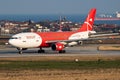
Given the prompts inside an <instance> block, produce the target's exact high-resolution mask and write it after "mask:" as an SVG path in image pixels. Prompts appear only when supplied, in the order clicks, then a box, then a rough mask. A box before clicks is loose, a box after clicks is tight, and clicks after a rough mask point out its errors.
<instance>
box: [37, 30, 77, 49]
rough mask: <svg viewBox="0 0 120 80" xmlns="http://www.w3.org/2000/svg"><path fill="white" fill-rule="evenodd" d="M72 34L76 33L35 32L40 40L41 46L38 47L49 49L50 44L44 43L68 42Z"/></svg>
mask: <svg viewBox="0 0 120 80" xmlns="http://www.w3.org/2000/svg"><path fill="white" fill-rule="evenodd" d="M74 33H76V32H70V31H69V32H37V34H38V35H39V36H40V37H41V38H42V44H41V45H40V47H50V44H47V43H45V42H46V41H54V40H68V39H69V37H70V36H71V35H72V34H74Z"/></svg>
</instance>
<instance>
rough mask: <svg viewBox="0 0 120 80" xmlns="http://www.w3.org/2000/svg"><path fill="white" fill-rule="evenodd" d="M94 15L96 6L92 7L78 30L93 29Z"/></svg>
mask: <svg viewBox="0 0 120 80" xmlns="http://www.w3.org/2000/svg"><path fill="white" fill-rule="evenodd" d="M95 15H96V8H92V9H91V10H90V12H89V14H88V16H87V18H86V20H85V22H84V23H83V25H82V27H81V28H80V29H79V30H78V31H91V30H92V29H93V24H94V18H95Z"/></svg>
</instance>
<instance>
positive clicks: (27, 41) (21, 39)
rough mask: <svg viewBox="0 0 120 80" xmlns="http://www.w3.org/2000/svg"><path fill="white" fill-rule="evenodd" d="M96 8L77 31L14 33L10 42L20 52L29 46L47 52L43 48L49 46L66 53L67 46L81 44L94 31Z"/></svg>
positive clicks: (39, 51)
mask: <svg viewBox="0 0 120 80" xmlns="http://www.w3.org/2000/svg"><path fill="white" fill-rule="evenodd" d="M95 15H96V8H92V9H91V10H90V12H89V14H88V15H87V18H86V20H85V22H84V23H83V25H82V26H81V27H80V28H79V29H78V30H77V31H66V32H26V33H19V34H16V35H13V36H12V37H11V38H10V39H9V41H8V42H9V44H11V45H12V46H14V47H16V48H17V49H18V51H19V54H22V53H23V50H26V49H28V48H39V50H38V53H45V50H43V49H42V48H49V47H51V49H52V50H53V51H58V52H59V53H65V52H66V51H65V47H67V46H73V45H78V44H80V41H83V40H87V39H89V33H90V32H92V29H93V24H94V18H95Z"/></svg>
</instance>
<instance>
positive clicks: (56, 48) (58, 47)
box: [51, 43, 64, 51]
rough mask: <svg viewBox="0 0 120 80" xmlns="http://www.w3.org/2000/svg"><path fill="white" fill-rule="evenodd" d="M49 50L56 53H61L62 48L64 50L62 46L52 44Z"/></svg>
mask: <svg viewBox="0 0 120 80" xmlns="http://www.w3.org/2000/svg"><path fill="white" fill-rule="evenodd" d="M51 48H52V50H53V51H55V50H56V51H62V50H63V48H64V44H61V43H54V44H52V46H51Z"/></svg>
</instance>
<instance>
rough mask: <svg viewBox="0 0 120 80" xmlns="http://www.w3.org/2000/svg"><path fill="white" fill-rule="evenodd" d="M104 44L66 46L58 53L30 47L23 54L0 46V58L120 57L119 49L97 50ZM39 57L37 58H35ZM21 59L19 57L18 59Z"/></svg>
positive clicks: (62, 58)
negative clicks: (40, 50) (41, 51)
mask: <svg viewBox="0 0 120 80" xmlns="http://www.w3.org/2000/svg"><path fill="white" fill-rule="evenodd" d="M103 45H106V44H89V45H87V44H85V45H82V46H75V47H67V48H65V50H66V53H62V54H60V53H58V52H57V51H52V50H51V48H44V50H45V53H37V51H38V50H39V49H38V48H31V49H28V50H25V51H23V54H18V50H17V49H16V48H13V47H9V46H1V47H0V59H1V58H22V59H23V60H24V59H26V58H29V59H30V60H31V59H32V60H33V58H35V59H34V60H40V59H41V60H44V59H48V57H49V59H48V60H57V59H58V58H59V59H60V60H67V59H68V60H70V59H71V60H76V59H78V60H97V59H99V58H100V59H105V60H110V59H120V51H119V50H115V51H113V50H109V51H105V50H104V51H101V50H98V47H99V46H103ZM107 45H113V46H115V45H118V44H107ZM36 58H39V59H36ZM20 60H21V59H20Z"/></svg>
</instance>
